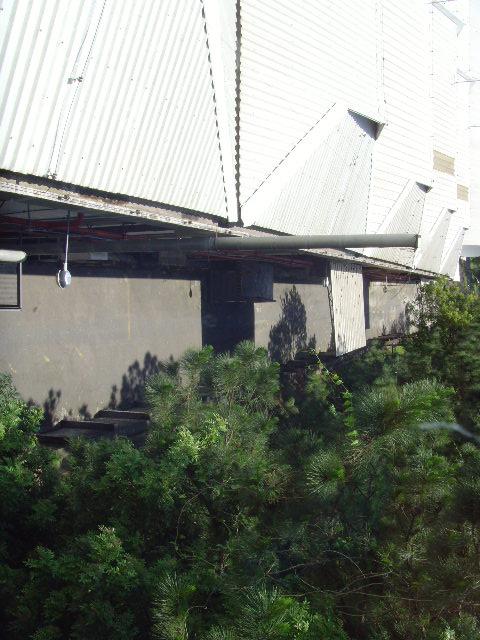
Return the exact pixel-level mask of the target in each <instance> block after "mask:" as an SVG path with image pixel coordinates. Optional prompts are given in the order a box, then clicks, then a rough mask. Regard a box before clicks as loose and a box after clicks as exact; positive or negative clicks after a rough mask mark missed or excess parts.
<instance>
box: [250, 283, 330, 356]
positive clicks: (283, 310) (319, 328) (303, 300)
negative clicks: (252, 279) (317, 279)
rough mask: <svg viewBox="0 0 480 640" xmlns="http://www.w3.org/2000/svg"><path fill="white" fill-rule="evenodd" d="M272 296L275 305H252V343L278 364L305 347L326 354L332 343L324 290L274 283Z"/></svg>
mask: <svg viewBox="0 0 480 640" xmlns="http://www.w3.org/2000/svg"><path fill="white" fill-rule="evenodd" d="M273 296H274V298H275V302H261V303H256V304H255V305H254V319H255V344H257V345H258V346H264V347H267V348H268V350H269V353H270V355H271V356H272V357H273V358H275V359H278V360H280V361H285V360H289V359H291V358H293V357H294V356H295V353H296V352H297V351H298V350H301V349H305V348H308V347H313V348H315V349H316V351H327V349H328V348H329V346H330V345H331V342H332V318H331V313H330V303H329V299H328V290H327V287H324V286H323V285H321V284H286V283H275V284H274V288H273Z"/></svg>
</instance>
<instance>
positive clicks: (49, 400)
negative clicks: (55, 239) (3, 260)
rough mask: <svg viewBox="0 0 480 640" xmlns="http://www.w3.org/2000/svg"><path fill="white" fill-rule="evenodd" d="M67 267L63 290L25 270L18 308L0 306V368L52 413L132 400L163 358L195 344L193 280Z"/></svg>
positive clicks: (84, 411)
mask: <svg viewBox="0 0 480 640" xmlns="http://www.w3.org/2000/svg"><path fill="white" fill-rule="evenodd" d="M72 271H73V272H74V276H73V281H72V285H71V287H70V288H68V289H66V290H61V289H59V288H58V287H57V285H56V283H55V278H54V276H53V275H25V276H24V277H23V309H22V310H19V311H1V310H0V334H1V336H2V337H1V344H0V371H6V372H10V373H11V374H12V375H13V379H14V381H15V384H16V385H17V388H18V390H19V391H20V393H21V394H22V396H23V397H24V398H25V399H27V400H28V399H32V400H33V401H35V402H37V403H39V404H42V405H45V407H46V409H47V412H49V413H50V414H52V415H53V416H54V417H55V418H61V417H63V416H64V415H65V414H67V413H71V415H78V414H79V415H93V414H94V413H95V412H96V411H97V410H98V409H100V408H103V407H105V406H108V405H110V406H122V405H124V406H125V405H129V404H132V403H134V402H136V401H138V400H139V397H140V396H139V388H140V385H141V383H142V382H143V380H144V379H145V376H146V375H148V374H149V373H151V372H153V371H154V370H155V369H156V368H158V367H159V366H160V362H161V361H167V362H168V361H169V360H174V359H176V358H178V357H179V356H180V355H181V354H182V353H183V352H184V351H185V349H186V348H188V347H201V344H202V328H201V297H200V282H199V281H197V280H194V281H189V280H168V279H154V278H150V277H148V274H147V275H144V276H143V277H126V276H127V274H125V277H122V275H121V274H119V275H117V276H113V277H112V276H110V277H109V276H108V275H107V272H105V271H103V272H102V270H100V269H95V271H93V270H92V271H90V272H87V273H90V275H83V276H80V277H79V276H78V275H76V272H78V268H76V269H74V270H72ZM93 275H95V277H93Z"/></svg>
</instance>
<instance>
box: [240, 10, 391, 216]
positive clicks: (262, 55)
mask: <svg viewBox="0 0 480 640" xmlns="http://www.w3.org/2000/svg"><path fill="white" fill-rule="evenodd" d="M376 29H377V14H376V2H375V0H367V1H365V2H361V3H360V2H358V1H356V0H344V1H343V2H335V3H333V2H331V1H330V0H315V1H313V0H300V1H299V2H295V3H292V2H289V1H288V0H242V2H241V34H242V38H241V69H240V82H241V84H240V97H241V107H240V180H241V183H240V201H241V204H243V203H244V202H245V201H246V200H247V199H248V198H249V197H250V196H251V194H252V193H253V192H254V191H255V190H256V189H257V188H258V186H259V185H260V184H261V183H262V182H263V181H264V180H265V178H266V177H267V176H268V175H269V174H270V173H271V172H272V171H274V170H275V168H276V167H277V166H278V165H279V163H281V162H282V160H283V159H284V158H285V157H286V156H287V155H288V154H289V153H290V152H291V150H292V149H293V148H294V147H295V146H296V145H297V143H298V142H299V141H300V140H301V139H302V138H303V137H304V136H305V135H306V134H307V132H308V131H309V130H310V129H311V128H312V127H313V126H314V125H315V123H317V122H318V121H319V119H320V118H321V117H322V114H324V113H325V111H326V110H327V109H328V108H329V106H330V105H331V104H332V103H333V102H343V103H345V104H346V106H347V107H348V108H350V109H353V110H354V111H357V112H359V113H363V114H365V115H367V116H370V117H373V118H378V117H379V116H378V114H379V90H378V77H377V71H378V68H377V39H376Z"/></svg>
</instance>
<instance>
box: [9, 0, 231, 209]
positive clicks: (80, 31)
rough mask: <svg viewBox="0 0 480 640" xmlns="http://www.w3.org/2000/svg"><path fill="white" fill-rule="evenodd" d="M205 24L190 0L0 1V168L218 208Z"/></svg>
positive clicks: (221, 198) (221, 190)
mask: <svg viewBox="0 0 480 640" xmlns="http://www.w3.org/2000/svg"><path fill="white" fill-rule="evenodd" d="M206 26H207V25H206V22H205V13H204V12H203V11H202V3H200V2H198V1H196V0H176V1H175V2H158V1H156V0H142V2H130V1H129V0H103V2H100V1H97V2H95V0H58V1H54V0H36V1H35V2H33V3H32V2H28V0H17V1H15V0H7V2H5V5H4V17H3V20H2V32H1V37H2V39H1V41H0V47H2V48H3V51H4V57H3V60H2V68H1V74H0V96H1V99H2V100H3V104H2V106H3V109H2V125H1V137H0V166H1V167H2V168H5V169H10V170H12V171H17V172H20V173H25V174H33V175H39V176H55V177H56V179H58V180H61V181H64V182H67V183H72V184H77V185H81V186H87V187H90V188H94V189H100V190H103V191H108V192H112V193H123V194H128V195H130V196H136V197H141V198H145V199H149V200H155V201H159V202H164V203H168V204H173V205H176V206H180V207H185V208H188V209H195V210H198V211H203V212H206V213H211V214H216V215H219V216H224V217H226V216H227V215H228V214H227V210H226V202H225V187H224V175H223V171H222V162H221V144H219V143H220V139H219V131H218V127H217V115H216V110H215V87H214V83H213V82H212V77H213V72H212V67H211V64H210V60H209V46H208V45H209V43H208V39H207V33H208V28H206ZM220 89H221V90H222V91H223V89H224V87H219V90H220ZM234 214H235V217H236V212H234Z"/></svg>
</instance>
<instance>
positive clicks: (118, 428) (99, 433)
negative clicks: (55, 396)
mask: <svg viewBox="0 0 480 640" xmlns="http://www.w3.org/2000/svg"><path fill="white" fill-rule="evenodd" d="M149 422H150V416H149V414H148V413H147V412H146V411H144V410H140V409H138V410H128V411H122V410H120V409H103V410H102V411H99V412H98V413H96V414H95V416H94V417H93V418H91V419H87V420H69V419H66V418H65V419H64V420H61V421H60V422H59V423H58V424H56V425H55V427H53V429H50V430H49V431H43V432H41V433H39V434H38V438H39V440H40V442H41V443H42V444H45V445H48V446H51V447H58V448H64V447H65V446H67V445H68V442H69V441H70V440H71V439H72V438H78V437H83V438H88V439H91V440H97V439H99V438H109V439H112V438H116V437H119V436H124V437H126V438H129V439H130V440H132V441H133V442H134V444H136V445H137V446H141V445H142V444H143V443H144V441H145V436H146V432H147V430H148V427H149Z"/></svg>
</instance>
